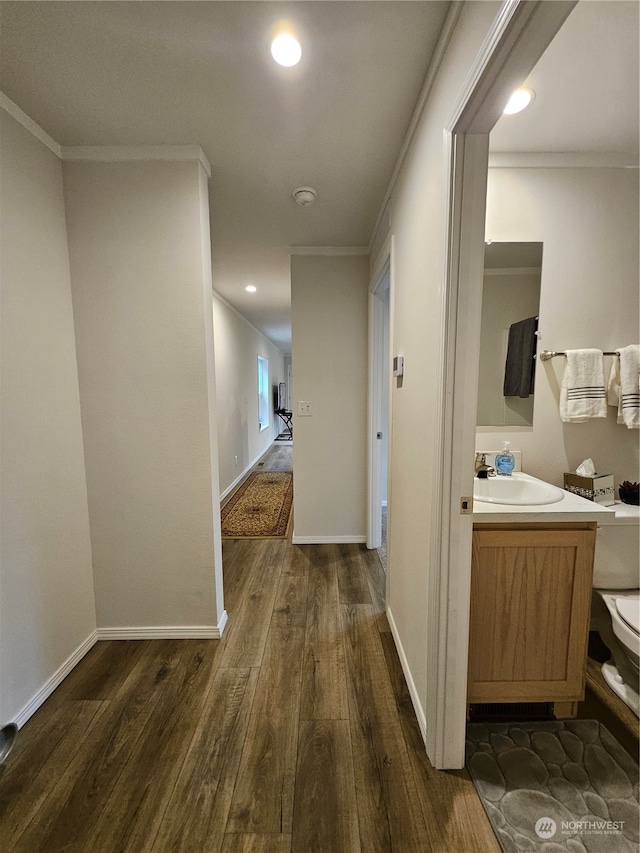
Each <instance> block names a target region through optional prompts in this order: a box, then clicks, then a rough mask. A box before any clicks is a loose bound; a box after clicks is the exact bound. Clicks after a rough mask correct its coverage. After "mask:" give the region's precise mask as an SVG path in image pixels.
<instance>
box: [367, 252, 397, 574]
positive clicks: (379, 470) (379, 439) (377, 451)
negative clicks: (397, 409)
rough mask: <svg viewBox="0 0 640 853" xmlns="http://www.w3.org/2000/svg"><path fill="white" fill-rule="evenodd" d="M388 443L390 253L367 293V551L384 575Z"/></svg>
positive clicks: (387, 500)
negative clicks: (377, 558)
mask: <svg viewBox="0 0 640 853" xmlns="http://www.w3.org/2000/svg"><path fill="white" fill-rule="evenodd" d="M390 439H391V249H390V247H389V248H388V250H387V251H386V252H383V261H382V263H381V265H380V267H379V269H378V271H377V272H376V274H375V275H374V276H373V278H372V283H371V286H370V289H369V476H368V483H369V486H368V515H367V548H370V549H376V550H377V551H378V555H379V556H380V561H381V563H382V566H383V568H384V570H385V572H386V571H387V565H388V548H387V535H386V531H387V524H388V516H389V512H390V483H389V450H390Z"/></svg>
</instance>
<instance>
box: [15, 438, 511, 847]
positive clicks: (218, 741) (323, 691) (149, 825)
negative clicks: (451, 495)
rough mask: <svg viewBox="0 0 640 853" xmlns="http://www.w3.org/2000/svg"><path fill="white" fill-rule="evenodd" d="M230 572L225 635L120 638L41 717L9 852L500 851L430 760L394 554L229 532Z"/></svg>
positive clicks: (465, 797)
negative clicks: (398, 631)
mask: <svg viewBox="0 0 640 853" xmlns="http://www.w3.org/2000/svg"><path fill="white" fill-rule="evenodd" d="M287 459H288V460H289V461H287ZM290 459H291V448H290V447H278V446H276V447H275V448H274V449H273V450H272V451H270V453H269V454H267V455H266V458H265V459H264V462H265V465H264V466H261V467H262V468H263V469H268V467H269V466H277V467H279V468H280V470H282V469H283V468H286V466H287V464H289V465H290ZM224 572H225V597H226V603H227V604H226V606H227V609H228V612H229V625H228V628H227V631H226V632H225V635H224V637H223V639H222V640H220V641H215V640H214V641H212V640H152V641H151V640H150V641H136V642H127V641H119V642H100V643H98V644H97V645H96V646H95V647H94V648H93V649H92V650H91V651H90V652H89V654H88V655H87V656H86V657H85V658H84V660H83V661H82V662H81V663H80V664H79V665H78V666H77V667H76V669H75V670H74V671H73V672H72V673H71V674H70V675H69V676H68V678H67V679H66V680H65V681H64V683H63V684H62V685H61V687H60V688H59V689H58V690H57V691H56V692H55V693H54V694H53V695H52V696H51V698H50V699H49V700H48V701H47V702H46V703H45V704H44V705H43V706H42V708H41V709H40V710H39V711H38V712H37V713H36V714H35V715H34V717H33V718H32V719H31V720H29V722H28V723H27V724H26V725H25V727H24V729H23V730H22V731H21V733H20V736H19V738H18V741H17V745H16V748H15V750H14V752H13V754H12V756H11V759H10V761H9V762H8V764H7V765H6V766H5V767H4V772H3V774H2V775H1V776H0V838H2V839H3V841H2V849H3V852H4V851H10V850H11V851H14V850H15V851H22V853H37V851H42V853H44V851H46V853H54V851H60V850H63V849H64V850H66V851H76V853H81V851H82V853H84V852H85V851H87V850H89V849H93V850H96V851H97V853H112V851H113V853H115V851H126V852H127V853H139V851H154V853H174V851H175V853H182V851H193V853H204V851H207V853H209V851H222V853H240V851H242V853H307V851H318V853H357V851H363V853H364V851H366V853H370V851H379V853H390V851H399V853H409V851H411V853H428V851H438V853H450V851H454V850H455V851H460V853H465V851H469V853H477V851H481V853H491V851H498V850H499V848H498V845H497V842H496V841H495V838H494V836H493V833H492V832H491V830H490V828H489V825H488V822H487V819H486V817H485V814H484V811H483V809H482V807H481V805H480V801H479V800H478V798H477V796H476V794H475V790H474V788H473V785H472V784H471V782H470V781H469V779H468V776H467V774H466V772H465V771H456V772H452V771H450V772H436V771H434V770H433V768H432V767H431V765H430V763H429V761H428V760H427V757H426V754H425V752H424V746H423V743H422V739H421V736H420V732H419V729H418V725H417V722H416V718H415V715H414V712H413V708H412V705H411V701H410V698H409V694H408V691H407V687H406V684H405V680H404V677H403V674H402V670H401V668H400V663H399V660H398V657H397V653H396V650H395V646H394V642H393V638H392V635H391V633H390V630H389V625H388V622H387V619H386V616H385V615H384V604H383V594H384V576H383V573H382V570H381V567H380V563H379V560H378V557H377V555H376V553H375V552H372V551H367V550H366V549H365V548H364V547H363V546H360V545H317V546H304V547H298V546H294V545H292V543H291V541H289V540H284V539H280V540H272V541H259V540H248V539H244V540H239V539H237V540H230V539H228V540H225V541H224Z"/></svg>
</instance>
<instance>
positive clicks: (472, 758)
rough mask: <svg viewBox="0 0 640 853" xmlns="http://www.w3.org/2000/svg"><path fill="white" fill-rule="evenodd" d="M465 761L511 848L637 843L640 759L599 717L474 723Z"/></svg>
mask: <svg viewBox="0 0 640 853" xmlns="http://www.w3.org/2000/svg"><path fill="white" fill-rule="evenodd" d="M467 768H468V770H469V773H470V774H471V778H472V779H473V781H474V784H475V786H476V789H477V791H478V794H479V795H480V799H481V800H482V804H483V806H484V808H485V810H486V812H487V815H488V817H489V820H490V821H491V825H492V828H493V831H494V833H495V835H496V838H497V839H498V842H499V843H500V846H501V847H502V849H503V850H504V851H505V853H527V851H530V853H537V851H540V853H555V851H557V852H558V853H561V852H562V851H568V853H634V851H637V850H638V812H639V810H638V765H637V764H636V762H635V761H633V759H632V758H631V757H630V756H629V754H628V753H627V752H625V750H624V749H623V748H622V747H621V746H620V744H619V743H618V741H617V740H615V738H614V737H613V736H612V735H611V734H610V733H609V731H608V730H607V729H605V727H604V726H603V725H602V724H601V723H599V722H597V721H596V720H564V721H550V722H543V723H486V724H483V723H470V724H469V725H468V726H467Z"/></svg>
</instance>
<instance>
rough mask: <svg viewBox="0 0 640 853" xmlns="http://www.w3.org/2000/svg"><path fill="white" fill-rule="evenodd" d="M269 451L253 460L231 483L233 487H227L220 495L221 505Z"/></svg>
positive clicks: (272, 441) (272, 440)
mask: <svg viewBox="0 0 640 853" xmlns="http://www.w3.org/2000/svg"><path fill="white" fill-rule="evenodd" d="M274 442H275V439H271V444H273V443H274ZM271 444H270V445H269V447H267V450H269V448H270V447H271ZM267 450H263V451H261V452H260V453H259V454H258V455H257V456H256V458H255V459H254V460H253V462H249V464H248V465H247V467H246V468H245V469H244V471H243V472H242V474H239V475H238V476H237V477H236V478H235V480H234V481H233V483H231V485H230V486H227V488H226V489H225V490H224V492H221V494H220V502H221V503H222V501H223V500H224V499H225V498H226V497H227V495H230V494H231V492H232V491H233V490H234V489H235V487H236V486H237V485H238V483H240V482H241V480H244V478H245V477H246V476H247V474H248V473H249V471H251V469H252V468H253V467H254V465H257V464H258V462H259V461H260V460H261V459H262V457H263V456H264V454H265V453H266V452H267Z"/></svg>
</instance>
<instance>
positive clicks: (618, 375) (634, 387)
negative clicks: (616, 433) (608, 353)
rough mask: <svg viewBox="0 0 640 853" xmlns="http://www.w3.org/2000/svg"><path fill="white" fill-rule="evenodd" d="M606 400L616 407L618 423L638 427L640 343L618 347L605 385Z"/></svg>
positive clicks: (639, 425)
mask: <svg viewBox="0 0 640 853" xmlns="http://www.w3.org/2000/svg"><path fill="white" fill-rule="evenodd" d="M607 402H608V403H609V405H610V406H616V407H617V409H618V423H619V424H625V425H626V427H627V429H640V344H631V346H628V347H620V348H619V349H618V356H617V357H614V359H613V364H612V365H611V373H610V374H609V383H608V385H607Z"/></svg>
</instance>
